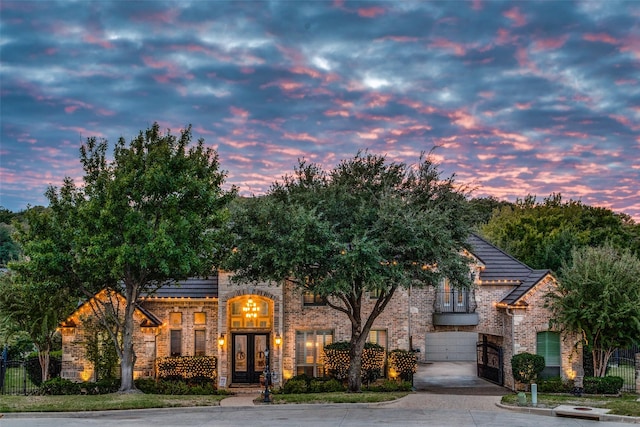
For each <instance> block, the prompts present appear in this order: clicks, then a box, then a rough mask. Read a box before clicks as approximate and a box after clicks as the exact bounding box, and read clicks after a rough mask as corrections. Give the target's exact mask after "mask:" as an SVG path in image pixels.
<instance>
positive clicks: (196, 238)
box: [25, 123, 235, 391]
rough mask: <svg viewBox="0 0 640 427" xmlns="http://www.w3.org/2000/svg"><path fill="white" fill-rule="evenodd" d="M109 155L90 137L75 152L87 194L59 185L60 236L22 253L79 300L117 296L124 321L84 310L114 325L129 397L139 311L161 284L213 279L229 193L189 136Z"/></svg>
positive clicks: (39, 240)
mask: <svg viewBox="0 0 640 427" xmlns="http://www.w3.org/2000/svg"><path fill="white" fill-rule="evenodd" d="M107 148H108V143H107V141H105V140H100V141H99V140H96V138H89V139H87V141H86V143H85V144H83V145H82V147H81V150H80V160H81V163H82V167H83V169H84V183H83V184H84V185H82V186H76V185H75V183H74V182H73V180H71V179H70V178H66V179H65V181H64V183H63V185H62V187H61V188H60V189H58V188H54V187H52V188H50V189H49V190H48V192H47V197H48V199H49V202H50V211H51V215H52V221H51V223H52V224H54V226H53V230H52V231H51V233H53V234H56V235H57V237H56V238H55V239H51V238H50V237H49V236H48V235H47V233H43V234H42V235H35V236H31V240H32V244H31V253H29V252H27V251H25V253H26V254H27V255H29V256H30V259H32V260H34V262H37V263H38V264H39V265H40V266H41V267H42V268H43V269H44V270H43V274H45V275H47V276H49V275H50V276H52V277H55V278H57V279H58V280H66V283H69V285H70V286H72V287H74V289H75V290H79V291H81V292H82V294H83V295H84V296H85V297H86V298H89V297H91V296H93V294H94V293H95V292H97V291H99V290H100V289H103V288H108V289H109V291H111V292H114V291H115V292H118V293H120V294H121V295H122V296H123V297H124V300H125V304H124V307H123V309H122V311H123V313H117V312H115V311H114V307H115V306H114V304H113V303H112V301H114V299H112V298H109V299H108V301H107V302H108V303H107V304H103V305H99V304H97V303H98V301H96V300H95V299H94V300H91V301H92V302H93V303H96V304H94V305H93V308H94V311H95V313H96V314H97V315H98V317H99V318H100V319H103V322H104V325H105V326H112V327H110V328H109V331H110V334H111V336H112V339H113V342H114V345H115V346H116V351H117V353H118V357H119V358H120V368H121V380H122V381H121V388H120V390H121V391H131V390H135V385H134V382H133V368H134V365H135V361H136V355H135V352H134V347H133V332H134V322H133V315H134V311H135V308H136V302H137V301H138V300H139V298H140V296H141V295H143V294H144V293H148V292H153V291H154V290H155V289H157V288H158V287H160V286H162V285H164V284H166V283H168V282H171V281H175V280H180V279H184V278H187V277H189V276H194V275H208V274H211V272H212V268H213V266H214V264H215V263H216V260H217V259H218V258H219V255H220V251H219V250H218V247H219V245H220V239H221V236H222V235H221V233H220V231H221V229H222V226H223V224H224V221H225V220H226V218H227V215H226V206H227V204H228V203H229V201H230V200H231V199H232V198H233V197H234V195H235V189H233V188H232V189H231V190H229V191H224V190H222V188H221V187H222V185H223V183H224V179H225V173H224V172H223V171H221V170H220V169H219V162H218V155H217V153H216V152H215V151H214V150H213V149H211V148H207V147H206V146H205V145H204V141H203V140H199V141H198V142H197V144H191V128H190V127H188V128H187V129H185V130H183V131H182V132H181V133H180V135H179V136H174V135H172V134H171V133H170V132H167V133H162V132H161V131H160V128H159V125H158V124H157V123H154V124H153V126H152V127H151V128H149V129H147V130H145V131H141V132H140V133H139V135H138V136H137V137H135V138H134V139H133V140H131V142H130V143H127V142H126V141H125V140H124V138H120V139H119V141H118V142H117V144H116V145H115V149H114V152H113V160H109V159H107V155H106V154H107ZM52 251H55V252H52ZM115 300H117V298H116V299H115Z"/></svg>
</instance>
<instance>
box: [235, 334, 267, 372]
mask: <svg viewBox="0 0 640 427" xmlns="http://www.w3.org/2000/svg"><path fill="white" fill-rule="evenodd" d="M268 342H269V334H260V333H246V334H244V333H237V334H232V349H231V351H232V352H233V362H232V365H233V366H232V369H233V375H232V381H233V382H234V383H247V384H257V383H259V382H260V375H262V374H263V372H264V369H265V367H266V363H267V358H266V353H265V352H266V350H267V349H268V347H267V343H268Z"/></svg>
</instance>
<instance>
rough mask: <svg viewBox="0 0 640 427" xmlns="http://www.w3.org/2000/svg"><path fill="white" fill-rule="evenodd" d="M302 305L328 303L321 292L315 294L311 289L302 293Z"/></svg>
mask: <svg viewBox="0 0 640 427" xmlns="http://www.w3.org/2000/svg"><path fill="white" fill-rule="evenodd" d="M302 305H304V306H314V305H327V301H326V300H325V299H324V297H322V296H321V295H319V294H315V293H313V292H311V291H304V292H303V294H302Z"/></svg>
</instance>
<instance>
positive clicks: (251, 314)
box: [242, 298, 260, 319]
mask: <svg viewBox="0 0 640 427" xmlns="http://www.w3.org/2000/svg"><path fill="white" fill-rule="evenodd" d="M242 311H243V312H244V317H246V318H247V319H255V318H256V317H258V313H260V307H258V304H256V303H255V302H253V299H251V298H249V299H248V300H247V303H246V304H245V305H244V307H242Z"/></svg>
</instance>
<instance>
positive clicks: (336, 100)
mask: <svg viewBox="0 0 640 427" xmlns="http://www.w3.org/2000/svg"><path fill="white" fill-rule="evenodd" d="M596 6H597V7H596ZM1 7H2V14H0V29H1V30H0V31H1V33H2V34H1V36H2V40H3V42H2V68H1V69H0V78H1V79H2V85H1V87H0V96H1V97H2V102H1V103H0V116H1V117H2V126H0V144H1V145H0V156H1V163H0V183H1V184H2V185H1V186H0V205H1V206H3V207H6V208H9V209H12V210H20V209H24V208H25V207H26V206H27V205H38V204H44V203H46V199H45V198H44V192H45V191H46V188H47V186H48V185H50V184H53V185H60V184H61V183H62V180H63V179H64V177H65V176H71V177H73V178H74V179H79V180H81V176H82V171H81V167H80V162H79V155H78V151H79V148H80V145H81V143H82V142H83V141H85V140H86V138H87V137H93V136H95V137H97V138H105V139H107V140H108V141H109V142H110V143H111V144H112V145H113V143H114V142H115V141H117V140H118V138H120V137H123V138H125V139H130V138H132V137H134V136H135V135H137V133H138V132H140V130H144V129H146V128H147V127H148V126H150V125H151V124H152V123H153V122H156V121H157V122H158V123H159V124H160V126H161V127H162V128H163V129H171V130H172V132H177V130H179V129H182V128H184V127H185V126H187V125H189V124H191V125H192V131H193V137H194V140H197V139H198V138H204V140H205V143H206V145H207V146H209V147H213V148H214V149H215V150H216V151H217V152H218V154H219V159H220V165H221V168H222V169H224V170H226V171H228V182H227V184H226V185H236V186H238V188H239V189H240V192H241V193H242V194H262V193H264V192H265V191H267V190H268V188H269V186H270V185H271V183H273V181H274V180H277V179H280V178H281V177H282V176H283V175H284V174H287V173H290V172H291V171H293V168H294V166H295V165H296V164H297V161H298V159H301V158H304V159H307V160H309V161H314V162H318V163H320V164H321V165H322V166H323V167H325V168H331V167H333V166H335V165H336V164H337V163H338V162H340V161H341V160H343V159H345V158H348V157H351V156H353V155H355V153H356V152H357V151H358V150H370V151H371V152H374V153H377V154H384V155H387V156H388V158H389V159H390V160H393V161H401V162H407V163H410V164H414V163H415V162H416V161H417V160H418V157H419V156H420V153H429V152H431V153H432V154H433V155H434V156H435V158H436V159H437V160H438V161H439V162H440V166H441V168H442V172H443V174H445V175H449V174H456V176H457V179H459V180H461V181H462V183H466V184H469V185H471V186H474V187H476V186H477V190H476V192H474V193H473V195H474V196H477V197H481V196H486V195H491V196H495V197H498V198H501V199H507V200H510V201H514V200H515V199H516V198H523V197H525V196H526V195H527V194H528V193H531V194H535V195H537V196H538V197H546V196H548V195H549V194H551V193H562V195H563V197H566V198H574V199H580V200H583V201H585V202H588V203H591V204H594V205H597V206H607V207H610V208H611V209H615V210H616V211H618V212H624V213H626V214H629V215H631V216H632V217H633V218H635V219H636V220H639V221H640V194H639V191H638V184H637V183H638V182H640V165H639V164H638V160H637V159H639V158H640V107H639V105H640V102H639V98H638V94H637V88H638V84H639V82H640V78H638V61H639V60H640V26H638V22H637V21H638V17H639V10H640V9H638V7H637V5H636V4H635V3H634V2H629V1H624V0H610V1H607V2H600V3H598V4H596V3H589V2H587V3H585V2H565V1H556V0H551V1H545V2H534V1H518V2H515V1H504V2H495V1H490V2H489V1H479V0H477V1H469V2H372V1H366V0H365V1H361V2H352V1H333V2H311V1H304V0H301V1H300V2H296V3H295V5H294V3H292V2H285V1H277V0H276V1H273V2H253V3H247V2H232V1H224V0H220V1H216V2H164V1H155V0H150V1H145V2H123V1H120V2H53V1H34V2H24V1H18V0H5V1H3V3H2V6H1ZM434 147H436V148H435V149H434ZM432 149H433V151H432Z"/></svg>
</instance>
